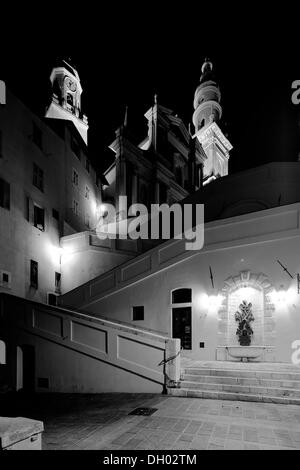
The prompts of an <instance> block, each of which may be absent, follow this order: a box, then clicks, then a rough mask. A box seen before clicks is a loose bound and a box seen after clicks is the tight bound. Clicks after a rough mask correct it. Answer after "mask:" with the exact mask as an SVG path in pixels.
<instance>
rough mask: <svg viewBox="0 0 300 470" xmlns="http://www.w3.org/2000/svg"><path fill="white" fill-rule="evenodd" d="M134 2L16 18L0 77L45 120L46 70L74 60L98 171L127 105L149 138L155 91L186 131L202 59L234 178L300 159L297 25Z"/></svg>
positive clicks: (132, 123)
mask: <svg viewBox="0 0 300 470" xmlns="http://www.w3.org/2000/svg"><path fill="white" fill-rule="evenodd" d="M99 5H100V4H99ZM123 5H124V3H123ZM130 5H134V4H130ZM138 5H139V7H136V6H135V7H133V6H132V7H131V8H130V9H129V8H127V9H126V8H123V9H122V10H120V9H119V8H118V7H117V4H114V5H112V6H111V8H110V11H108V12H106V11H103V10H102V11H101V12H100V11H99V10H93V11H92V10H91V9H89V8H87V9H86V11H85V12H84V14H83V15H82V17H80V21H79V19H78V20H77V22H75V24H74V23H72V21H71V18H72V15H70V14H69V16H67V17H64V16H63V13H62V12H60V11H59V10H58V9H56V10H55V15H54V14H53V13H52V12H50V11H49V10H50V8H51V6H49V5H48V6H47V7H45V9H46V10H45V11H41V10H39V12H37V14H40V17H39V20H37V21H35V22H33V23H32V24H33V25H32V24H31V23H30V24H29V23H25V22H24V21H22V17H21V15H20V17H19V21H20V23H16V24H14V31H13V34H12V30H10V32H8V31H4V30H3V29H2V31H1V33H0V34H1V37H0V39H1V44H2V46H1V47H2V50H1V64H0V66H1V68H0V75H1V76H0V79H4V80H5V81H6V83H7V86H9V87H10V88H11V89H12V91H13V92H14V93H15V94H16V95H17V96H18V97H19V98H20V99H22V100H23V101H24V102H25V103H26V104H27V105H29V106H30V107H31V108H32V109H33V110H34V111H35V112H37V113H38V114H40V115H43V114H44V110H45V106H46V104H47V96H48V95H49V93H50V81H49V75H50V72H51V69H52V66H53V65H55V63H56V61H57V59H59V58H61V57H63V58H64V57H65V58H68V57H71V59H72V62H73V64H74V65H75V66H76V68H77V70H78V72H79V75H80V78H81V83H82V86H83V89H84V91H83V94H82V108H83V112H85V113H86V114H87V115H88V118H89V125H90V131H89V150H90V155H91V159H92V161H93V164H94V165H95V166H96V167H97V169H99V170H104V169H105V168H106V166H107V165H108V162H110V160H111V158H112V153H111V151H110V150H108V145H109V144H110V143H111V142H112V141H113V139H114V131H115V130H116V128H117V127H118V126H119V125H120V124H121V123H122V121H123V118H124V111H125V106H126V105H128V125H129V127H130V130H131V131H132V132H134V133H135V134H136V135H137V141H141V140H142V139H143V138H144V137H145V135H146V132H147V126H146V119H145V118H144V113H145V112H146V111H147V109H148V108H149V107H150V106H151V105H152V103H153V95H154V93H157V94H158V101H159V103H161V104H162V105H163V106H166V107H168V108H171V109H172V110H174V111H175V112H176V113H177V114H178V115H179V116H180V117H181V118H182V119H183V120H184V122H185V123H186V125H187V124H188V123H189V122H191V120H192V113H193V95H194V91H195V89H196V87H197V85H198V82H199V78H200V73H201V65H202V63H203V60H204V58H205V57H206V56H208V57H209V58H210V59H211V60H212V62H213V64H214V69H215V73H216V75H217V79H218V82H219V86H220V88H221V93H222V102H221V104H222V107H223V118H222V121H221V124H220V127H221V128H222V130H223V132H224V133H226V134H227V135H228V138H229V140H230V141H231V143H232V145H233V147H234V149H233V150H232V152H231V160H230V172H231V173H233V172H235V171H240V170H243V169H247V168H250V167H254V166H257V165H261V164H263V163H267V162H270V161H296V160H297V159H298V155H299V153H300V126H299V125H300V105H298V106H295V105H294V104H293V103H292V101H291V94H292V90H291V83H292V81H294V80H297V79H300V60H299V57H300V54H299V52H300V51H298V50H297V43H298V42H299V40H298V38H297V30H298V28H296V29H295V28H293V27H292V25H291V24H290V23H289V25H288V26H289V28H288V29H283V24H284V21H285V20H284V17H283V16H282V18H281V20H280V22H279V23H274V21H273V20H272V21H271V20H270V18H268V20H267V21H266V19H265V18H261V17H258V16H256V17H255V15H254V20H252V18H251V17H250V18H248V16H249V15H248V13H249V12H247V11H244V12H241V17H240V19H239V20H238V19H237V18H236V17H234V18H232V21H231V22H228V19H225V17H223V16H222V15H221V14H219V13H218V14H217V11H215V12H213V13H212V12H211V11H210V12H209V13H207V12H206V13H205V12H204V11H202V10H201V11H200V10H198V11H197V10H193V9H191V8H189V9H188V8H186V9H185V10H183V9H182V10H181V9H180V8H179V7H178V6H177V7H176V6H175V3H172V5H173V9H174V11H173V10H172V14H171V13H170V11H171V10H169V11H166V10H164V11H162V9H159V8H156V9H153V8H150V6H151V5H152V6H153V5H154V4H150V3H149V4H148V3H145V2H139V4H138ZM142 6H143V8H142ZM149 10H151V12H150V13H149ZM245 10H246V7H245ZM96 11H97V14H96ZM74 14H75V13H74ZM291 16H292V13H291ZM54 18H55V19H54ZM259 19H260V20H261V21H259ZM53 24H54V25H55V26H54V27H53ZM51 25H52V26H51ZM278 25H279V26H278ZM9 34H10V37H11V40H8V38H9V36H8V35H9ZM294 35H295V36H296V37H294ZM3 44H5V47H3Z"/></svg>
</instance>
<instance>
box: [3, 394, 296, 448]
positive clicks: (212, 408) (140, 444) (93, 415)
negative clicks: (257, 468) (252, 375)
mask: <svg viewBox="0 0 300 470" xmlns="http://www.w3.org/2000/svg"><path fill="white" fill-rule="evenodd" d="M141 406H143V407H154V408H157V411H156V412H155V413H154V414H153V415H152V416H149V417H144V416H132V415H128V413H129V412H130V411H132V410H133V409H135V408H137V407H141ZM0 415H1V416H25V417H30V418H35V419H41V420H43V421H44V424H45V432H44V435H43V449H49V450H50V449H51V450H56V449H109V450H113V449H129V450H133V449H149V450H150V449H151V450H153V449H157V450H161V449H180V450H184V449H192V450H196V449H221V450H222V449H274V450H276V449H286V450H292V449H300V406H293V405H275V404H267V403H265V404H264V403H246V402H236V401H234V402H231V401H220V400H203V399H199V398H181V397H167V396H162V395H142V394H102V395H100V394H97V395H69V394H60V395H58V394H51V395H48V394H42V395H32V396H26V395H22V394H12V395H11V397H10V398H8V396H7V395H6V396H4V395H2V396H0Z"/></svg>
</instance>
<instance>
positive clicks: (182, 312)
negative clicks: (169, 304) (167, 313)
mask: <svg viewBox="0 0 300 470" xmlns="http://www.w3.org/2000/svg"><path fill="white" fill-rule="evenodd" d="M172 317H173V318H172V325H173V335H172V336H173V338H179V339H180V340H181V347H182V349H192V308H191V307H177V308H173V309H172Z"/></svg>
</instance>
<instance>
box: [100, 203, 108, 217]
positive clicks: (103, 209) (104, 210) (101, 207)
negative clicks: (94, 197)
mask: <svg viewBox="0 0 300 470" xmlns="http://www.w3.org/2000/svg"><path fill="white" fill-rule="evenodd" d="M106 211H107V206H106V204H100V206H99V212H100V215H103V214H105V212H106Z"/></svg>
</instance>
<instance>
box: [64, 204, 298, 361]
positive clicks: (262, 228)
mask: <svg viewBox="0 0 300 470" xmlns="http://www.w3.org/2000/svg"><path fill="white" fill-rule="evenodd" d="M299 220H300V205H299V204H294V205H290V206H284V207H280V208H275V209H270V210H266V211H261V212H256V213H252V214H247V215H243V216H239V217H233V218H231V219H226V220H223V221H217V222H212V223H209V224H207V225H206V231H205V245H204V248H203V249H202V250H200V251H198V252H191V251H190V252H186V251H185V250H184V245H183V242H181V241H173V240H172V241H169V242H166V243H165V244H163V245H161V246H159V247H158V248H155V249H153V250H151V251H150V252H148V253H146V254H144V255H141V256H140V257H139V258H137V259H135V260H132V261H130V262H127V263H125V264H124V265H123V266H121V267H119V268H116V269H115V270H113V271H112V272H110V273H108V274H106V275H104V276H102V277H100V278H98V279H95V280H94V281H92V282H91V283H89V284H88V285H86V286H84V287H83V288H79V289H77V290H74V291H73V292H70V293H69V294H67V295H66V296H64V297H63V298H62V302H63V304H64V305H75V304H76V305H77V307H78V308H83V309H84V310H85V311H88V312H93V313H94V314H96V315H97V314H98V315H99V316H101V315H104V316H105V317H109V318H112V319H117V320H122V321H124V322H130V323H134V324H135V325H137V326H142V327H148V328H152V329H153V330H156V331H160V332H162V333H165V334H168V335H171V332H172V315H171V308H172V307H171V292H172V290H173V289H177V288H180V287H188V288H191V289H192V292H193V299H192V318H193V323H192V341H193V349H192V351H191V352H189V351H185V352H184V354H185V355H187V356H192V357H195V358H197V359H203V360H215V359H216V348H217V346H218V334H217V333H218V322H219V319H218V311H217V309H211V308H209V307H208V306H207V302H206V300H205V296H207V295H208V296H211V295H216V294H218V293H219V292H220V291H221V289H222V288H223V286H224V281H225V280H226V279H227V278H228V277H230V276H236V275H239V273H240V272H241V271H245V270H247V271H248V270H249V271H250V272H253V273H263V274H265V275H266V276H267V277H268V278H269V280H270V281H271V282H272V284H273V285H274V287H275V289H277V290H279V289H280V288H281V286H283V289H284V290H285V291H286V293H287V296H288V302H287V303H286V304H284V305H282V304H278V305H276V306H275V308H276V311H275V318H276V329H275V332H274V333H275V354H276V360H277V361H279V362H290V360H291V354H292V352H293V351H292V348H291V345H292V342H293V341H294V340H297V339H300V315H299V312H300V295H298V294H297V283H296V279H295V278H294V279H291V278H290V277H289V276H288V275H287V274H286V273H284V272H283V270H282V268H281V267H280V266H279V264H278V263H277V261H276V260H277V259H280V260H281V262H283V263H284V264H285V265H286V266H287V267H288V269H289V271H290V272H291V273H293V275H294V276H295V275H296V273H298V272H300V251H299V244H300V230H299ZM209 266H211V267H212V271H213V274H214V284H215V289H212V286H211V281H210V273H209ZM139 305H143V306H144V309H145V318H144V321H137V322H133V321H132V306H139ZM253 313H254V315H255V312H253ZM200 342H204V343H205V347H204V348H200V347H199V343H200Z"/></svg>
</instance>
